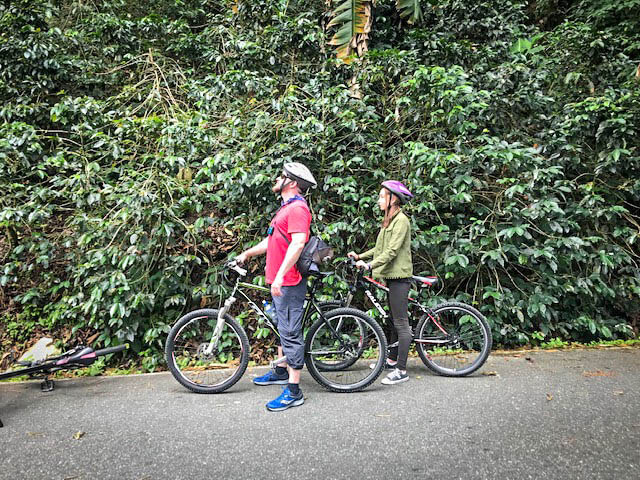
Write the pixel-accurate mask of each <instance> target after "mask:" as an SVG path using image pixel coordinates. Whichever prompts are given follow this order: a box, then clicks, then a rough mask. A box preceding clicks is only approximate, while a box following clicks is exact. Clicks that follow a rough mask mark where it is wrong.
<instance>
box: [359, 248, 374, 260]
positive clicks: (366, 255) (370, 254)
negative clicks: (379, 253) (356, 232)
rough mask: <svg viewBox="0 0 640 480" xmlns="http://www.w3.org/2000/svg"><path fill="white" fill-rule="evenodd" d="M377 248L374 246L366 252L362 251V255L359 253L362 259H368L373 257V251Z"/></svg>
mask: <svg viewBox="0 0 640 480" xmlns="http://www.w3.org/2000/svg"><path fill="white" fill-rule="evenodd" d="M374 250H375V247H374V248H372V249H371V250H367V251H366V252H364V253H361V254H360V255H358V257H360V260H366V259H367V258H369V257H373V251H374Z"/></svg>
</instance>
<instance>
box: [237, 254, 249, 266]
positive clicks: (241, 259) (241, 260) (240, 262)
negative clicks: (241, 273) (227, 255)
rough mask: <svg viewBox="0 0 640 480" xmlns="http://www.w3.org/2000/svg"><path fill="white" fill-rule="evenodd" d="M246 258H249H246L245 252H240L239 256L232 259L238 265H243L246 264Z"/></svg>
mask: <svg viewBox="0 0 640 480" xmlns="http://www.w3.org/2000/svg"><path fill="white" fill-rule="evenodd" d="M248 258H249V257H248V256H247V252H242V253H241V254H240V255H238V256H237V257H236V258H234V260H235V262H236V263H237V264H238V265H244V264H245V263H247V259H248Z"/></svg>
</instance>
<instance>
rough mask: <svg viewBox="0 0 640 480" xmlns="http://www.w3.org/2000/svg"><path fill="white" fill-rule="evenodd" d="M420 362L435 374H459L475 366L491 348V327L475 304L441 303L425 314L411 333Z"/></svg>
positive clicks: (477, 366)
mask: <svg viewBox="0 0 640 480" xmlns="http://www.w3.org/2000/svg"><path fill="white" fill-rule="evenodd" d="M414 341H415V342H416V349H417V350H418V355H420V358H421V359H422V361H423V363H424V364H425V365H426V366H427V367H428V368H430V369H431V370H433V371H434V372H435V373H437V374H439V375H445V376H448V377H462V376H465V375H469V374H471V373H473V372H475V371H476V370H478V369H479V368H480V367H481V366H482V365H483V364H484V362H485V361H486V360H487V357H488V356H489V353H490V352H491V345H492V342H493V340H492V337H491V329H490V328H489V324H488V323H487V321H486V319H485V318H484V316H483V315H482V314H481V313H480V312H479V311H478V310H476V309H475V308H473V307H471V306H469V305H466V304H464V303H458V302H447V303H442V304H440V305H437V306H436V307H434V308H433V309H432V310H431V312H430V315H425V316H424V317H423V318H422V319H421V320H420V322H419V323H418V326H417V328H416V333H415V335H414Z"/></svg>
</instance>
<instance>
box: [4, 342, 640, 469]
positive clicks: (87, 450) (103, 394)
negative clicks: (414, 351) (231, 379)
mask: <svg viewBox="0 0 640 480" xmlns="http://www.w3.org/2000/svg"><path fill="white" fill-rule="evenodd" d="M418 362H419V360H417V359H412V360H411V363H410V366H409V374H410V376H411V380H410V381H409V382H407V383H404V384H400V385H396V386H393V387H387V386H384V385H380V383H379V381H378V382H377V383H376V384H375V385H374V386H372V387H370V388H369V389H367V390H366V391H364V392H361V393H356V394H335V393H330V392H328V391H326V390H324V389H323V388H322V387H320V386H319V385H318V384H316V383H315V382H314V381H313V380H312V379H311V377H310V376H308V374H306V372H305V373H304V374H303V379H302V386H303V391H304V393H305V398H306V402H305V404H304V405H303V406H301V407H297V408H293V409H290V410H288V411H285V412H277V413H272V412H268V411H266V409H265V408H264V404H265V403H266V402H267V401H269V400H271V399H272V398H274V397H275V396H277V395H278V394H279V392H280V390H279V387H277V386H270V387H256V386H253V385H252V384H251V378H253V377H254V376H256V375H259V374H262V373H264V371H265V369H250V370H248V371H247V373H246V374H245V376H244V378H243V379H242V380H241V381H240V382H239V383H238V384H237V385H236V386H234V387H233V388H232V389H231V390H229V391H228V392H227V393H224V394H218V395H198V394H193V393H190V392H188V391H187V390H185V389H184V388H183V387H182V386H180V385H179V384H178V383H177V382H176V381H175V380H174V379H173V377H171V375H170V374H167V373H162V374H155V375H139V376H128V377H95V378H82V379H77V380H63V381H57V382H56V389H55V390H54V391H53V392H50V393H41V392H40V390H39V384H38V383H37V382H35V383H34V382H26V383H19V384H16V383H2V384H0V418H1V419H2V421H3V422H4V424H5V427H4V428H2V429H0V479H74V480H75V479H78V480H81V479H82V480H84V479H90V478H91V479H93V478H98V479H107V478H114V479H132V480H143V479H144V480H151V479H196V478H207V479H217V478H223V479H236V478H237V479H240V478H242V479H245V478H251V479H253V478H257V479H267V478H269V479H270V478H273V479H283V480H285V479H286V480H288V479H296V480H297V479H308V478H309V479H310V478H321V479H334V478H345V479H352V478H357V479H360V478H363V479H364V478H367V479H369V478H384V479H395V478H421V479H442V478H447V479H457V478H460V479H476V478H478V479H484V478H487V479H494V478H499V479H526V478H535V479H540V478H558V479H560V478H562V479H582V478H584V479H597V478H603V479H618V478H619V479H625V480H627V479H633V478H640V448H639V447H640V349H607V350H581V351H568V352H539V353H526V354H524V353H523V354H521V355H520V356H499V355H495V354H494V355H492V356H491V357H490V358H489V360H488V362H487V364H486V365H485V366H484V367H483V369H482V370H481V372H480V373H478V374H476V375H474V376H471V377H468V378H459V379H456V378H445V377H439V376H435V375H432V374H430V373H429V372H428V370H427V369H426V368H425V367H423V366H422V365H421V364H420V363H418ZM494 372H495V373H496V375H490V374H492V373H494ZM79 432H82V433H79Z"/></svg>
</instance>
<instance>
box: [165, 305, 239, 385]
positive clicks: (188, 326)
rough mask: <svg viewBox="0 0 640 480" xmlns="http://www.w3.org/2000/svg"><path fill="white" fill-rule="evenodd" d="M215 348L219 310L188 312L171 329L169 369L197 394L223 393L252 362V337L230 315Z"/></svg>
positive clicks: (226, 317) (166, 353)
mask: <svg viewBox="0 0 640 480" xmlns="http://www.w3.org/2000/svg"><path fill="white" fill-rule="evenodd" d="M224 320H225V323H224V327H223V329H222V333H221V335H220V339H219V340H218V344H217V345H216V347H215V348H214V349H213V351H211V352H208V347H209V345H210V340H211V337H212V335H213V331H214V329H215V327H216V323H217V321H218V310H214V309H202V310H195V311H193V312H190V313H187V314H186V315H184V316H183V317H181V318H180V319H179V320H178V321H177V322H176V324H175V325H174V326H173V328H171V331H170V332H169V336H168V337H167V344H166V346H165V356H166V360H167V365H168V366H169V370H170V371H171V373H172V374H173V376H174V377H175V379H176V380H177V381H178V382H180V383H181V384H182V385H184V386H185V387H186V388H188V389H189V390H191V391H193V392H196V393H219V392H223V391H224V390H226V389H228V388H230V387H231V386H233V385H234V384H235V383H236V382H237V381H238V380H240V377H242V375H243V374H244V372H245V370H246V369H247V364H248V363H249V340H248V338H247V334H246V333H245V331H244V329H243V328H242V327H241V326H240V325H239V324H238V322H236V321H235V320H234V319H233V318H231V317H230V316H229V315H225V317H224Z"/></svg>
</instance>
